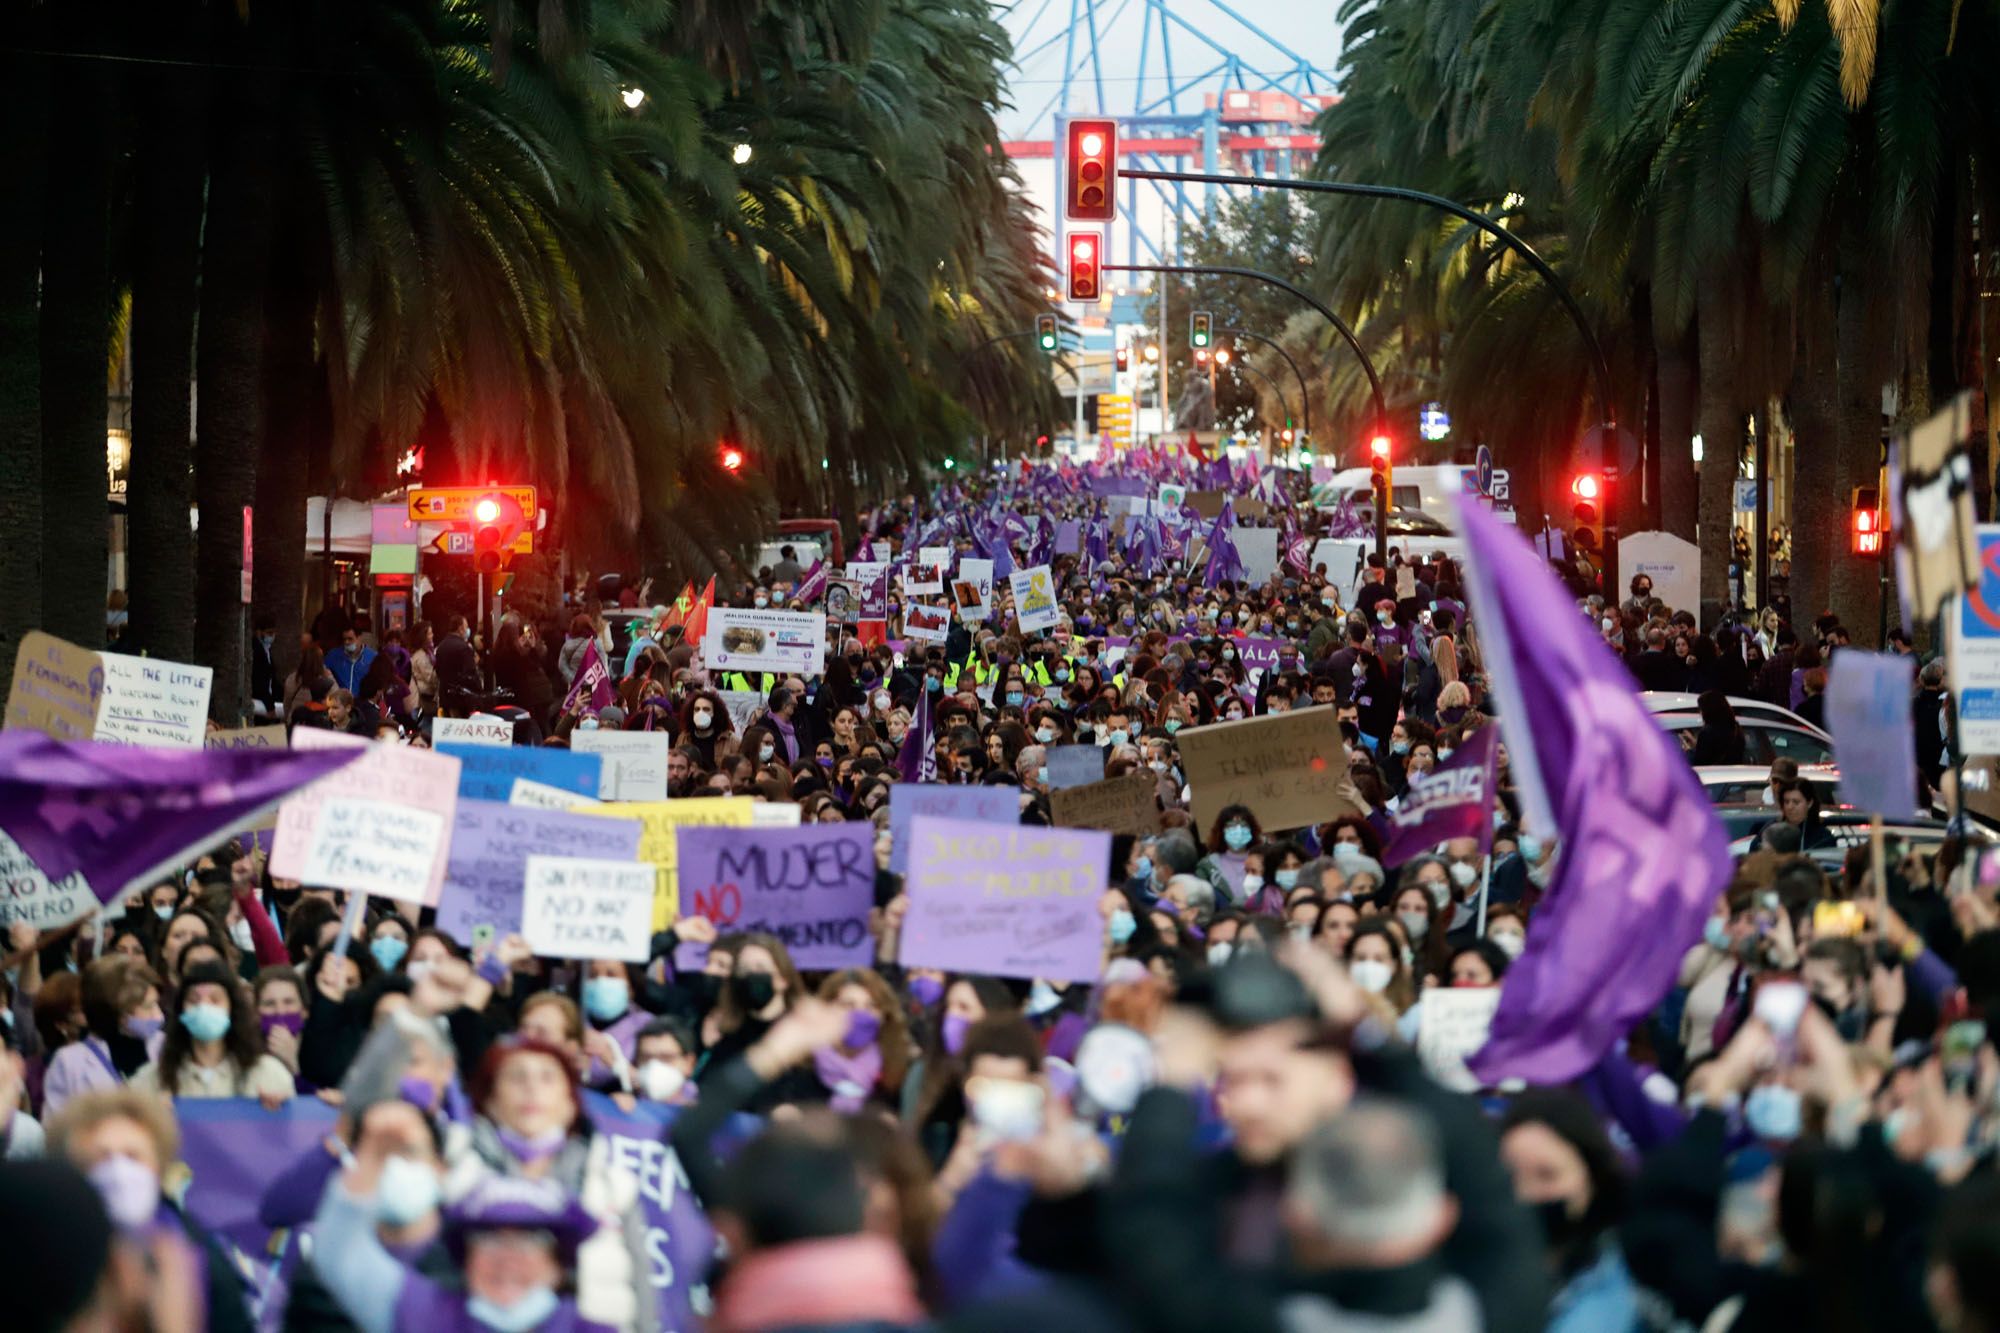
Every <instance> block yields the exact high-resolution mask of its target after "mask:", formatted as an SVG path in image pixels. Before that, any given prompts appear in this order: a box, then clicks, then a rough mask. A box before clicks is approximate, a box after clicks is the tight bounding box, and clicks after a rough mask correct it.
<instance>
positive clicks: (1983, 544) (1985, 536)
mask: <svg viewBox="0 0 2000 1333" xmlns="http://www.w3.org/2000/svg"><path fill="white" fill-rule="evenodd" d="M1958 606H1959V610H1958V632H1959V633H1960V634H1962V635H1964V636H1965V637H1966V638H1968V639H2000V532H1988V531H1987V530H1986V529H1985V528H1984V527H1982V528H1981V529H1980V532H1979V586H1978V587H1976V588H1972V589H1970V590H1968V591H1967V592H1966V594H1965V596H1963V597H1961V598H1960V599H1959V603H1958Z"/></svg>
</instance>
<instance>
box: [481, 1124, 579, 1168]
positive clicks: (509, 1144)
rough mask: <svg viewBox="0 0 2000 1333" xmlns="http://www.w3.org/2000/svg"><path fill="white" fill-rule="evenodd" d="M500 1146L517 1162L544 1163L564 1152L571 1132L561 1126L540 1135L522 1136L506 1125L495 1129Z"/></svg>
mask: <svg viewBox="0 0 2000 1333" xmlns="http://www.w3.org/2000/svg"><path fill="white" fill-rule="evenodd" d="M495 1132H496V1133H497V1134H498V1135H499V1138H500V1146H501V1147H503V1148H505V1149H506V1150H507V1151H508V1152H509V1153H511V1154H512V1155H513V1157H514V1160H515V1161H517V1162H544V1161H547V1160H548V1159H549V1158H551V1157H554V1156H555V1155H556V1154H557V1153H558V1152H560V1151H561V1150H562V1146H563V1144H564V1143H565V1142H566V1141H567V1140H568V1139H569V1131H568V1130H566V1129H564V1128H562V1127H561V1126H559V1125H551V1126H550V1127H549V1128H547V1129H545V1130H543V1131H542V1132H541V1133H539V1134H521V1133H517V1132H516V1131H514V1130H511V1129H509V1128H507V1127H506V1126H505V1125H499V1126H496V1127H495Z"/></svg>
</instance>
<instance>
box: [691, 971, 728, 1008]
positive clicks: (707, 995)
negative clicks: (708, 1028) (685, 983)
mask: <svg viewBox="0 0 2000 1333" xmlns="http://www.w3.org/2000/svg"><path fill="white" fill-rule="evenodd" d="M727 980H728V978H727V977H718V976H716V975H715V974H714V973H712V972H699V973H696V974H695V976H694V977H693V978H691V979H690V981H689V985H691V986H692V987H693V988H694V994H695V999H696V1000H698V1001H699V1002H700V1004H701V1007H702V1008H703V1009H713V1008H714V1007H715V1002H716V1001H717V1000H719V999H721V998H722V983H723V982H725V981H727Z"/></svg>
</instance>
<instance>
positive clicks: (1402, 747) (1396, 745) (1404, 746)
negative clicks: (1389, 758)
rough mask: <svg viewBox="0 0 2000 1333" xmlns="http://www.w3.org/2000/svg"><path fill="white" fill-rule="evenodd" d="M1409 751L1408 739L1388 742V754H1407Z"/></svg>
mask: <svg viewBox="0 0 2000 1333" xmlns="http://www.w3.org/2000/svg"><path fill="white" fill-rule="evenodd" d="M1409 752H1410V743H1409V742H1408V741H1390V742H1389V753H1390V754H1408V753H1409Z"/></svg>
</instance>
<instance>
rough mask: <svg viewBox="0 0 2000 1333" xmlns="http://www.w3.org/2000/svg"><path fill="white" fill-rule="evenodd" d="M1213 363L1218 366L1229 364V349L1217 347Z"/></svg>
mask: <svg viewBox="0 0 2000 1333" xmlns="http://www.w3.org/2000/svg"><path fill="white" fill-rule="evenodd" d="M1215 364H1216V365H1218V366H1226V365H1228V364H1229V349H1228V348H1227V347H1218V348H1216V349H1215Z"/></svg>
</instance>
